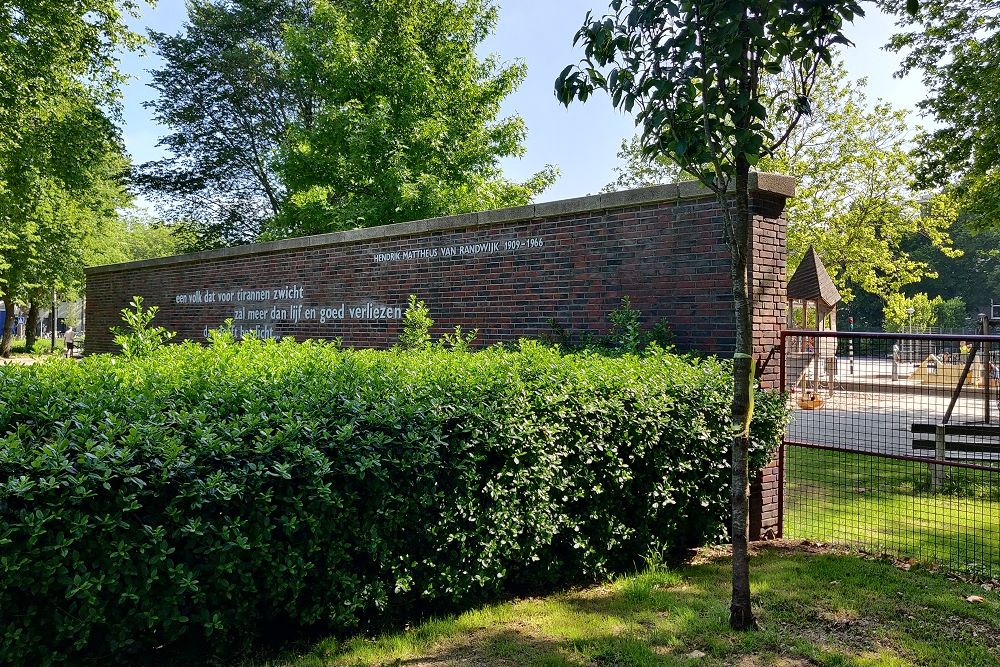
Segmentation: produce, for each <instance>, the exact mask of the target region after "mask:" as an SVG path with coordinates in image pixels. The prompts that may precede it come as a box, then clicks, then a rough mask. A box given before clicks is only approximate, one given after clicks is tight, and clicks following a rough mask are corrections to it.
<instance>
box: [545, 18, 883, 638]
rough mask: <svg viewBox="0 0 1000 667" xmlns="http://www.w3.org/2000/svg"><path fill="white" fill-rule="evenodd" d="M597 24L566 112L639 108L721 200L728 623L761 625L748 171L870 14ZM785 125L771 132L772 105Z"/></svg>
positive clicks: (640, 118) (649, 131)
mask: <svg viewBox="0 0 1000 667" xmlns="http://www.w3.org/2000/svg"><path fill="white" fill-rule="evenodd" d="M610 9H611V12H610V13H609V14H608V15H607V16H605V17H603V18H600V19H597V18H594V17H593V16H592V15H591V14H589V13H588V15H587V19H586V21H585V23H584V26H583V27H582V28H581V29H580V30H579V32H578V33H577V35H576V43H582V45H583V47H584V58H583V60H582V61H581V62H580V64H579V65H570V66H568V67H566V68H565V69H564V70H563V72H562V73H561V74H560V76H559V77H558V78H557V79H556V83H555V89H556V96H557V98H558V99H559V100H560V101H562V102H564V103H566V104H569V103H570V102H571V101H572V100H577V99H578V100H580V101H581V102H585V101H587V100H588V99H589V98H590V97H591V96H592V95H593V94H594V93H595V91H597V90H603V91H606V92H607V93H608V94H609V96H610V98H611V102H612V104H613V105H614V106H615V107H618V108H621V109H623V110H625V111H627V112H632V111H635V113H636V123H637V124H641V125H642V128H643V132H642V145H643V148H644V150H645V151H646V153H647V154H648V155H650V156H654V157H655V156H657V155H664V156H668V157H669V158H670V159H672V160H673V161H675V162H676V163H677V164H678V166H680V167H681V168H682V169H684V170H685V171H687V172H688V173H690V174H692V175H694V176H695V177H696V178H698V179H699V180H700V181H701V182H702V183H703V184H704V185H705V186H706V187H708V188H709V189H710V190H711V191H712V192H714V193H715V194H716V196H717V199H718V202H719V207H720V210H721V212H722V216H723V218H724V223H725V234H726V241H727V242H728V245H729V249H730V254H731V258H732V264H731V278H732V286H733V305H734V310H735V315H736V317H735V320H736V351H735V358H734V363H733V379H734V393H733V404H732V418H733V422H734V425H735V427H736V429H737V434H736V435H735V436H734V438H733V443H732V469H733V477H732V493H733V496H732V510H733V524H732V539H733V597H732V603H731V606H730V624H731V625H732V626H733V627H734V628H740V629H745V628H750V627H753V626H754V625H755V621H754V618H753V612H752V609H751V605H750V584H749V565H748V556H747V541H748V525H749V522H748V513H749V504H748V497H749V480H748V474H747V448H748V438H749V424H750V416H751V414H752V402H751V401H752V368H753V363H752V354H753V346H752V335H753V329H752V321H751V315H750V293H749V286H748V281H747V266H748V264H747V256H748V254H749V248H750V238H749V234H750V208H749V172H750V169H751V167H752V166H753V165H755V164H757V163H758V162H759V161H760V159H761V158H762V157H764V156H767V155H771V154H773V153H774V152H775V151H776V150H777V149H778V148H780V147H781V146H782V144H784V143H785V142H786V141H787V140H788V137H789V134H790V133H791V131H792V130H793V129H794V128H795V125H796V124H797V122H798V121H799V120H800V119H801V118H802V117H803V116H805V115H808V113H809V112H810V109H811V100H810V96H811V93H812V88H813V85H814V83H815V79H816V74H817V70H818V67H819V63H820V62H825V63H827V64H829V63H831V61H832V57H833V47H834V46H835V45H837V44H849V41H848V40H847V38H846V37H845V36H844V33H843V27H844V22H845V21H850V20H853V19H854V17H855V16H860V15H863V11H862V9H861V6H860V4H859V3H858V2H854V1H846V0H845V1H841V2H815V1H812V0H808V1H807V0H801V1H797V0H782V1H781V2H773V1H767V0H752V1H749V2H747V1H745V0H744V1H737V0H710V1H704V2H701V1H697V0H695V1H692V0H632V1H631V2H625V1H624V0H612V2H611V5H610ZM786 65H788V66H789V67H791V68H792V73H793V76H792V77H791V79H790V83H791V85H790V86H789V87H788V88H782V89H781V90H777V91H769V90H766V89H765V88H764V86H763V85H762V81H761V77H762V75H763V74H764V73H765V72H772V73H778V72H780V71H781V70H782V68H783V67H784V66H786ZM772 101H775V102H776V105H777V108H778V110H779V113H780V114H787V115H788V117H789V119H790V120H789V122H788V125H787V127H786V128H784V131H780V132H774V131H773V130H772V129H771V127H770V126H769V124H768V104H769V103H771V102H772Z"/></svg>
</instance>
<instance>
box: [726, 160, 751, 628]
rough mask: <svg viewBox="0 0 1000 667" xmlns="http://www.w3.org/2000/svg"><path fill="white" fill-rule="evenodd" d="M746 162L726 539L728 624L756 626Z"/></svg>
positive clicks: (736, 220)
mask: <svg viewBox="0 0 1000 667" xmlns="http://www.w3.org/2000/svg"><path fill="white" fill-rule="evenodd" d="M749 175H750V164H749V162H747V161H746V159H744V158H737V160H736V178H735V184H736V192H735V195H736V214H735V216H732V217H731V222H732V224H731V227H730V229H731V234H732V239H730V249H731V251H732V265H731V278H732V283H733V305H734V306H735V312H736V354H735V355H734V358H733V403H732V420H733V428H734V429H735V430H734V435H733V442H732V468H733V469H732V512H733V524H732V540H733V598H732V603H731V604H730V608H729V625H730V627H732V628H733V629H734V630H750V629H753V628H756V627H757V623H756V621H755V620H754V617H753V609H752V608H751V605H750V555H749V544H750V471H749V463H748V459H749V449H750V429H749V420H750V416H751V412H750V411H751V406H752V403H751V392H752V391H753V386H752V384H751V383H752V382H753V322H752V320H751V303H750V285H749V284H748V281H747V267H748V255H749V253H750V195H749V181H750V178H749Z"/></svg>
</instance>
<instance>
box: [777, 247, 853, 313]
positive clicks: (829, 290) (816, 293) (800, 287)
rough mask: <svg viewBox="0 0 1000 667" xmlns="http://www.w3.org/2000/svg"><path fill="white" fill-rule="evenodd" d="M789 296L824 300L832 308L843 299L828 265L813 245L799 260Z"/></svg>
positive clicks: (808, 299) (789, 288)
mask: <svg viewBox="0 0 1000 667" xmlns="http://www.w3.org/2000/svg"><path fill="white" fill-rule="evenodd" d="M788 298H789V299H796V300H807V301H822V302H823V303H824V304H826V305H827V307H830V308H832V307H833V306H835V305H836V304H837V303H838V302H839V301H840V299H841V296H840V292H839V291H837V286H836V285H834V284H833V279H832V278H831V277H830V274H829V273H827V271H826V267H825V266H823V262H822V261H821V260H820V258H819V255H817V254H816V251H815V250H814V249H813V247H812V246H809V250H808V251H807V252H806V256H805V257H803V258H802V261H801V262H799V267H798V268H797V269H795V274H794V275H793V276H792V279H791V280H789V281H788Z"/></svg>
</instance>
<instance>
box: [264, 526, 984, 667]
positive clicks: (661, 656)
mask: <svg viewBox="0 0 1000 667" xmlns="http://www.w3.org/2000/svg"><path fill="white" fill-rule="evenodd" d="M751 572H752V576H753V589H754V592H755V595H756V600H755V603H756V607H757V610H758V619H759V621H760V622H761V629H760V630H759V631H756V632H750V633H734V632H731V631H730V630H729V629H728V618H729V611H728V591H729V575H730V569H729V560H728V558H727V556H726V554H725V553H724V552H704V553H703V554H702V556H701V557H700V558H699V559H698V560H696V561H695V563H694V564H692V565H689V566H686V567H684V568H682V569H678V570H676V571H668V570H665V569H660V568H654V569H652V570H650V571H648V572H646V573H643V574H639V575H635V576H630V577H623V578H621V579H619V580H617V581H615V582H614V583H611V584H608V585H604V586H599V587H595V588H588V589H583V590H578V591H572V592H568V593H561V594H557V595H552V596H549V597H546V598H538V599H527V600H521V601H517V602H511V603H506V604H498V605H494V606H488V607H483V608H480V609H477V610H475V611H471V612H468V613H465V614H462V615H460V616H456V617H450V618H444V619H440V620H435V621H430V622H427V623H424V624H422V625H419V626H416V627H414V628H412V629H410V630H408V631H406V632H402V633H399V634H391V635H386V636H383V637H379V638H377V639H367V638H355V639H351V640H348V641H344V642H339V641H336V640H333V639H329V640H326V641H322V642H319V643H318V644H316V645H315V646H313V647H310V649H309V650H307V651H305V652H304V653H303V652H299V653H297V654H294V655H289V656H286V657H285V658H284V659H282V660H276V661H270V662H260V661H258V662H255V663H252V664H254V665H265V664H266V665H271V666H275V667H276V666H277V665H284V666H288V667H318V666H320V665H323V666H331V667H332V666H345V667H346V666H356V665H408V666H410V667H443V666H445V665H470V666H471V665H484V666H499V665H511V666H513V665H530V666H548V667H557V666H568V665H588V666H611V665H615V666H623V667H627V666H642V665H736V666H740V667H751V666H754V665H782V666H784V667H796V666H800V665H866V666H874V665H892V666H896V665H997V664H1000V596H998V594H997V592H996V591H991V590H985V589H984V588H983V586H981V585H977V584H972V583H963V582H960V581H955V580H952V579H949V578H947V577H945V576H944V575H942V574H936V573H931V572H928V571H926V570H923V569H921V568H920V567H919V566H918V567H913V568H912V569H910V570H909V571H905V570H903V569H900V567H898V565H896V564H893V563H892V562H888V561H883V560H864V559H861V558H858V557H856V556H851V555H847V554H843V553H830V552H821V551H820V550H817V549H813V550H811V551H810V550H803V548H800V547H796V546H792V545H790V544H777V545H771V546H766V547H760V548H759V551H758V553H757V554H755V556H754V557H753V560H752V563H751ZM970 595H978V596H981V597H982V598H983V601H982V602H975V601H973V602H970V601H967V599H966V598H967V597H968V596H970Z"/></svg>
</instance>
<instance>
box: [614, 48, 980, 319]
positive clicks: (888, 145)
mask: <svg viewBox="0 0 1000 667" xmlns="http://www.w3.org/2000/svg"><path fill="white" fill-rule="evenodd" d="M793 76H795V74H794V72H792V71H790V68H788V67H785V68H784V71H783V72H782V73H781V74H777V75H774V74H766V75H765V76H764V77H763V78H762V85H763V86H764V88H765V89H766V90H771V91H773V93H772V94H771V95H768V96H767V99H769V100H770V103H769V104H768V105H767V106H768V109H767V112H768V121H767V124H768V126H769V128H770V131H771V132H772V133H773V134H774V133H778V132H780V130H781V128H784V127H787V126H788V123H789V121H790V120H791V119H790V118H789V113H788V110H786V111H785V112H784V113H782V112H781V109H780V106H781V100H782V98H781V97H780V96H777V95H775V93H777V92H778V91H780V90H782V89H785V88H787V87H789V86H790V85H791V80H792V79H791V77H793ZM865 84H866V81H865V80H864V79H862V80H860V81H857V82H852V81H850V80H849V79H848V76H847V72H846V70H845V69H844V66H843V64H842V63H841V62H840V61H839V60H837V61H834V63H833V65H832V66H826V65H823V66H821V67H820V68H819V71H818V73H817V77H816V82H815V84H814V86H813V91H812V96H811V98H810V100H811V104H810V106H811V110H810V111H811V113H810V114H809V115H808V116H805V117H804V118H802V119H801V120H800V121H799V122H798V124H797V125H795V127H794V129H793V130H792V132H791V133H790V134H789V135H788V140H787V141H786V142H785V143H784V145H782V146H781V147H779V148H778V149H776V150H775V151H774V152H773V153H772V154H771V155H767V156H763V157H761V160H760V162H759V163H758V168H760V169H762V170H765V171H773V172H777V173H783V174H788V175H790V176H794V177H795V179H796V182H797V186H796V194H795V198H794V199H792V200H790V201H789V202H788V206H787V209H786V219H787V221H788V251H789V266H792V267H794V266H796V265H797V264H798V262H799V260H800V259H801V258H802V256H803V255H804V254H805V252H806V250H808V248H809V246H813V247H815V248H816V251H817V252H818V253H819V254H820V257H822V259H823V261H824V263H825V264H826V265H827V268H828V269H829V270H830V273H831V275H832V276H833V279H834V281H835V282H836V283H837V287H838V288H839V289H840V292H841V294H842V295H843V296H844V298H845V302H850V301H851V300H852V299H853V297H854V292H855V290H858V289H860V290H863V291H866V292H868V293H870V294H874V295H875V296H877V297H878V298H879V299H885V298H887V297H888V296H889V295H891V294H895V293H897V292H899V291H900V290H901V289H902V288H903V287H904V286H906V285H909V284H913V283H917V282H919V281H920V280H921V279H922V278H924V277H930V278H933V277H934V276H935V275H936V269H935V268H934V267H935V266H937V265H939V264H940V262H936V261H933V260H935V259H936V257H935V255H934V253H938V254H939V255H940V256H941V257H943V258H951V257H954V256H956V255H957V254H960V252H961V251H959V250H956V249H955V248H954V247H953V244H952V242H951V239H950V237H949V234H948V230H949V227H950V225H951V224H952V222H953V221H954V218H955V216H956V214H957V205H956V204H955V202H954V201H953V198H952V197H950V196H949V195H945V194H927V193H921V192H918V191H917V190H916V189H915V186H914V183H913V182H912V181H913V179H912V174H913V173H914V172H915V170H916V164H915V160H914V157H913V156H912V155H911V154H910V146H909V140H910V137H909V133H908V126H907V122H906V112H905V111H904V110H902V109H896V108H894V107H893V106H892V105H891V104H890V103H888V102H885V101H881V100H880V101H878V102H877V103H876V104H875V105H874V106H870V105H869V102H868V99H867V97H866V95H865V93H864V88H865ZM619 157H620V158H621V159H622V160H623V164H622V165H621V166H619V167H618V168H617V173H618V178H617V179H616V181H615V183H613V184H611V186H609V187H615V188H617V187H636V186H641V185H653V184H656V183H666V182H670V181H672V180H673V179H675V178H677V176H678V175H679V169H678V167H677V165H676V164H675V163H673V162H670V161H668V160H667V159H666V158H665V157H664V156H662V155H659V156H654V157H650V156H648V155H646V154H645V153H644V152H643V150H642V143H641V138H640V137H638V136H636V137H634V138H633V139H631V140H630V141H629V142H627V143H623V148H622V151H621V152H620V153H619ZM914 237H921V238H924V239H926V240H927V242H928V243H927V245H926V248H927V249H928V250H930V251H933V252H923V253H921V255H920V256H919V257H918V256H916V255H914V254H913V253H912V252H910V248H911V247H912V245H913V243H912V240H913V239H914ZM921 247H925V246H924V245H923V244H922V245H921Z"/></svg>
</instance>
